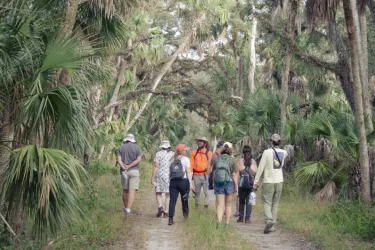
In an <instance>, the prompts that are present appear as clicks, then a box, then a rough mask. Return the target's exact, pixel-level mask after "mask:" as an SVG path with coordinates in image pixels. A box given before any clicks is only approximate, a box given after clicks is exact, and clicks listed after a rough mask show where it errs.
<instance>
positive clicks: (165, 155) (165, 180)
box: [151, 141, 174, 217]
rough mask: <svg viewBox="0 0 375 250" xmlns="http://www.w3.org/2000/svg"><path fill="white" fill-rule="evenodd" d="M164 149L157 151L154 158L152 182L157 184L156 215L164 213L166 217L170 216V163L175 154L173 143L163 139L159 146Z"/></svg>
mask: <svg viewBox="0 0 375 250" xmlns="http://www.w3.org/2000/svg"><path fill="white" fill-rule="evenodd" d="M159 148H161V149H162V150H161V151H159V152H157V153H156V156H155V159H154V167H153V169H152V176H151V184H153V185H155V193H156V201H157V203H158V212H157V214H156V217H160V216H162V215H163V214H164V217H168V211H167V209H168V207H169V200H170V197H169V165H170V160H171V158H172V157H173V155H174V152H173V151H172V150H171V144H170V143H169V141H162V143H161V145H160V146H159ZM163 193H164V194H165V201H164V206H163V196H162V194H163Z"/></svg>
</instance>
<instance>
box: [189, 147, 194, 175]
mask: <svg viewBox="0 0 375 250" xmlns="http://www.w3.org/2000/svg"><path fill="white" fill-rule="evenodd" d="M194 151H195V150H193V151H191V154H190V160H189V161H190V172H191V173H193V170H194V168H193V166H194V164H195V162H194V154H195V152H194Z"/></svg>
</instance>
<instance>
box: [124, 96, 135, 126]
mask: <svg viewBox="0 0 375 250" xmlns="http://www.w3.org/2000/svg"><path fill="white" fill-rule="evenodd" d="M133 106H134V104H133V101H130V102H129V107H128V112H127V113H126V121H125V130H128V129H129V123H130V117H131V114H132V109H133Z"/></svg>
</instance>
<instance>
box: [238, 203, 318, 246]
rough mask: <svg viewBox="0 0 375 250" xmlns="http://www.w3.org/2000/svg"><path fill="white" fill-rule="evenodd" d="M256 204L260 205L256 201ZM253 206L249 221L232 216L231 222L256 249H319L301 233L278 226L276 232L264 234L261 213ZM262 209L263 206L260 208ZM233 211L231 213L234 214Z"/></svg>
mask: <svg viewBox="0 0 375 250" xmlns="http://www.w3.org/2000/svg"><path fill="white" fill-rule="evenodd" d="M256 206H262V204H261V203H258V204H257V205H256ZM254 210H255V209H254V208H253V211H252V214H251V218H250V223H249V224H245V223H238V222H237V218H234V217H232V219H231V223H232V224H233V225H234V226H235V228H237V229H238V231H239V232H240V233H241V235H242V236H243V237H244V238H245V239H248V240H249V241H251V242H253V244H254V245H255V247H256V249H260V250H261V249H282V250H300V249H304V250H313V249H319V248H316V247H315V246H313V244H311V243H309V242H308V241H306V240H305V239H304V238H303V237H302V236H301V235H298V234H295V233H291V232H287V231H286V230H283V229H282V228H280V227H276V228H277V230H276V232H271V233H269V234H264V233H263V230H264V227H265V223H264V220H263V214H260V213H258V212H256V211H254ZM261 210H262V211H263V208H262V209H261ZM232 211H234V212H235V211H236V204H235V202H233V206H232ZM234 212H233V214H234Z"/></svg>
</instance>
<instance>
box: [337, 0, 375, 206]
mask: <svg viewBox="0 0 375 250" xmlns="http://www.w3.org/2000/svg"><path fill="white" fill-rule="evenodd" d="M343 7H344V14H345V20H346V26H347V31H348V37H349V44H350V56H351V62H352V76H353V85H354V104H355V112H354V117H355V121H356V126H357V134H358V139H359V156H360V157H359V158H360V159H359V162H360V166H361V198H362V200H363V201H365V202H370V201H371V197H370V176H369V174H370V173H369V158H368V151H367V140H366V129H365V121H364V115H363V111H364V110H363V98H362V84H361V73H360V69H359V66H360V64H359V59H360V57H359V54H360V52H361V49H360V48H361V46H360V38H359V37H358V34H359V31H358V30H359V24H358V14H357V7H356V1H355V0H344V1H343Z"/></svg>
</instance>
